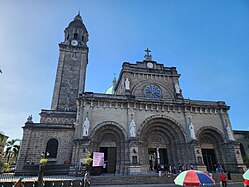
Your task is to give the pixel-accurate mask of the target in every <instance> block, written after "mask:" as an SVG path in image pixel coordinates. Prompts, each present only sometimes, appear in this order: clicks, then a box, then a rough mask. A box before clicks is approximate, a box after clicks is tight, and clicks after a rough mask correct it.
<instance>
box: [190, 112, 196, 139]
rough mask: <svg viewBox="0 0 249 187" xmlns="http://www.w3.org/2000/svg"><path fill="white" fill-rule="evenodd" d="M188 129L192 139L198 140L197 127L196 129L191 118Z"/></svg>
mask: <svg viewBox="0 0 249 187" xmlns="http://www.w3.org/2000/svg"><path fill="white" fill-rule="evenodd" d="M188 129H189V133H190V137H191V139H193V140H196V136H195V127H194V125H193V123H192V119H191V117H189V126H188Z"/></svg>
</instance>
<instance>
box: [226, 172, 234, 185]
mask: <svg viewBox="0 0 249 187" xmlns="http://www.w3.org/2000/svg"><path fill="white" fill-rule="evenodd" d="M227 180H228V182H229V183H231V184H233V181H232V177H231V173H230V172H229V171H228V172H227Z"/></svg>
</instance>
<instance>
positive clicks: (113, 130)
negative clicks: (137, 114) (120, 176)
mask: <svg viewBox="0 0 249 187" xmlns="http://www.w3.org/2000/svg"><path fill="white" fill-rule="evenodd" d="M123 131H124V129H121V126H119V125H118V124H116V123H114V122H105V123H102V124H100V125H98V126H97V127H96V128H95V129H94V131H93V133H92V135H91V137H92V150H93V152H94V151H96V152H103V153H104V161H105V168H103V171H102V172H106V173H120V172H122V170H123V168H124V160H125V154H124V153H125V135H124V132H123Z"/></svg>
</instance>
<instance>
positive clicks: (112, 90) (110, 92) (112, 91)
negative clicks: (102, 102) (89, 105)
mask: <svg viewBox="0 0 249 187" xmlns="http://www.w3.org/2000/svg"><path fill="white" fill-rule="evenodd" d="M105 94H114V87H113V86H111V87H109V88H108V89H107V90H106V91H105Z"/></svg>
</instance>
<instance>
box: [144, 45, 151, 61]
mask: <svg viewBox="0 0 249 187" xmlns="http://www.w3.org/2000/svg"><path fill="white" fill-rule="evenodd" d="M144 51H145V52H146V54H145V56H144V58H145V60H146V61H151V60H152V56H151V55H150V52H151V50H149V49H148V48H147V49H146V50H144Z"/></svg>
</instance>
